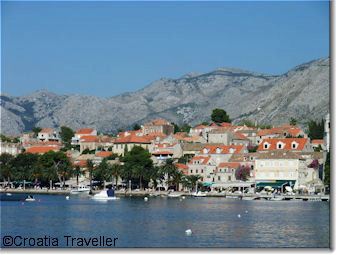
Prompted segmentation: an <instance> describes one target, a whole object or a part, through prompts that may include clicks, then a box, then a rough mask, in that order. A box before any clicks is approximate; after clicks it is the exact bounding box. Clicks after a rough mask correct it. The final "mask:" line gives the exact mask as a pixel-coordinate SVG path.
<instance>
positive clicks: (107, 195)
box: [92, 189, 119, 200]
mask: <svg viewBox="0 0 337 255" xmlns="http://www.w3.org/2000/svg"><path fill="white" fill-rule="evenodd" d="M92 199H95V200H118V199H119V197H116V196H115V191H114V190H113V189H108V190H102V191H101V192H99V193H98V194H96V195H94V196H93V197H92Z"/></svg>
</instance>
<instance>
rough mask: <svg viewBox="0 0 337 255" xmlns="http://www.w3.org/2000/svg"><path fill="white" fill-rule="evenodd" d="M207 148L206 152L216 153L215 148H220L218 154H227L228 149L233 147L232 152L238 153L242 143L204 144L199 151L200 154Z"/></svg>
mask: <svg viewBox="0 0 337 255" xmlns="http://www.w3.org/2000/svg"><path fill="white" fill-rule="evenodd" d="M205 148H206V149H208V150H209V151H208V153H207V154H216V149H217V148H220V150H221V153H220V154H229V153H230V149H234V154H237V153H240V152H241V151H242V150H243V149H244V146H243V145H206V146H205V147H204V148H203V149H202V150H201V151H200V153H201V154H204V149H205Z"/></svg>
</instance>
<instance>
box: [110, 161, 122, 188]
mask: <svg viewBox="0 0 337 255" xmlns="http://www.w3.org/2000/svg"><path fill="white" fill-rule="evenodd" d="M122 171H123V167H122V166H121V165H119V164H113V165H112V166H111V174H112V176H113V177H114V179H115V184H116V187H117V183H118V178H119V177H120V176H121V174H122Z"/></svg>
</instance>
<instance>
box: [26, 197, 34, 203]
mask: <svg viewBox="0 0 337 255" xmlns="http://www.w3.org/2000/svg"><path fill="white" fill-rule="evenodd" d="M25 201H26V202H34V201H35V198H34V197H33V196H28V197H27V198H26V199H25Z"/></svg>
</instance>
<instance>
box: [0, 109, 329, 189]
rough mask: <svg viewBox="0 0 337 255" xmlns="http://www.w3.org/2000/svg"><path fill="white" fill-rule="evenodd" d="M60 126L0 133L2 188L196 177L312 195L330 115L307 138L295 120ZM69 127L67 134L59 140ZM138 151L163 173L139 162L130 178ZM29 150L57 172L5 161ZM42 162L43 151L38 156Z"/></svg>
mask: <svg viewBox="0 0 337 255" xmlns="http://www.w3.org/2000/svg"><path fill="white" fill-rule="evenodd" d="M61 129H62V130H63V131H61ZM61 129H54V128H50V127H42V128H38V129H35V130H33V131H32V132H26V133H23V134H22V135H21V136H20V137H17V138H13V139H12V140H11V139H10V138H8V137H5V136H2V137H1V146H0V148H1V151H0V154H1V165H2V171H1V172H2V173H1V175H2V176H1V178H2V182H1V184H2V187H11V188H14V187H15V188H23V186H25V187H24V188H26V187H28V186H29V187H31V188H34V189H42V188H47V189H66V188H71V187H74V186H79V185H82V186H89V185H90V186H95V185H96V186H95V188H96V189H99V188H100V187H101V186H100V185H104V186H105V185H107V184H109V183H110V184H112V185H114V186H115V188H116V189H117V190H127V189H130V190H131V189H137V190H139V189H140V190H142V189H144V188H145V189H156V190H164V191H167V190H170V189H172V190H175V191H191V190H193V189H194V188H195V183H196V182H197V183H198V186H197V188H199V189H200V190H205V191H210V192H221V191H233V192H234V191H239V192H248V191H251V190H252V192H256V191H258V190H261V189H263V188H265V187H270V188H272V189H273V190H275V192H279V193H283V192H287V191H291V192H297V193H302V194H317V193H320V192H326V191H327V189H328V188H329V181H328V178H329V177H328V176H326V175H327V171H326V169H325V168H326V165H327V162H326V161H327V155H328V153H329V148H330V144H329V140H330V137H329V135H330V119H329V115H327V116H326V118H325V120H324V135H323V139H311V138H310V137H309V136H308V134H307V133H306V132H305V131H304V130H303V129H302V128H301V127H299V126H298V125H296V123H291V124H289V123H285V124H283V125H278V126H270V127H267V128H265V127H264V128H263V127H262V128H261V127H258V126H254V125H245V124H238V125H235V124H232V123H230V122H219V121H218V122H214V121H212V122H210V123H203V124H200V125H196V126H194V127H191V128H187V129H185V130H181V129H177V127H176V125H175V124H173V123H170V122H169V121H167V120H165V119H162V118H158V119H153V120H151V121H149V122H147V123H143V124H142V125H135V127H134V130H125V131H121V132H119V133H118V134H117V135H115V136H112V135H106V134H100V133H99V132H98V130H95V129H94V128H90V127H88V128H80V129H78V130H76V131H73V132H72V130H71V129H70V128H67V127H62V128H61ZM67 130H70V131H69V132H68V138H63V139H62V136H63V137H65V136H66V135H64V133H66V132H65V131H67ZM62 132H63V134H62ZM69 135H70V136H71V137H70V136H69ZM137 150H138V152H140V153H143V152H146V154H142V155H145V156H144V157H148V159H149V162H150V164H151V167H152V168H154V169H163V170H164V172H163V173H164V174H163V175H155V177H153V175H151V176H149V175H148V174H147V172H148V171H150V170H149V168H147V167H145V165H142V164H143V162H142V160H143V159H139V162H141V163H139V167H141V169H138V170H137V171H138V172H137V174H136V176H134V175H133V173H134V172H135V170H134V168H135V167H137V166H135V165H137V164H138V163H137V161H134V162H136V163H135V165H132V164H131V163H130V161H132V160H134V159H135V158H137V157H139V155H140V154H139V155H138V154H136V152H137ZM57 153H59V154H64V155H65V158H66V159H67V160H68V161H69V165H68V166H67V167H68V168H69V169H71V170H70V171H68V172H67V171H64V172H67V173H68V174H64V175H62V174H61V172H62V171H59V172H58V168H59V167H60V164H59V163H60V162H61V161H57V160H56V156H55V155H58V154H57ZM132 153H134V154H132ZM31 154H32V155H39V156H40V157H42V156H46V155H50V156H51V158H53V155H54V158H53V163H52V164H50V169H52V168H53V167H54V169H56V173H57V175H53V177H49V181H43V180H42V178H40V177H41V175H42V174H36V175H34V178H33V177H30V176H24V175H15V174H12V173H11V172H10V171H18V170H17V169H14V168H15V163H13V164H12V168H10V167H9V166H8V165H10V164H11V163H10V162H9V159H8V158H10V160H12V162H13V161H15V159H16V158H18V157H19V156H20V155H31ZM9 155H11V156H9ZM5 156H7V157H5ZM22 157H23V156H22ZM6 160H7V161H6ZM128 160H129V161H128ZM328 160H329V159H328ZM46 161H48V159H47V156H46V157H45V159H42V162H46ZM134 162H133V163H134ZM6 164H7V165H6ZM16 164H18V163H17V162H16ZM26 164H28V165H29V162H26ZM17 168H18V167H17ZM131 168H132V169H131ZM6 170H7V171H6ZM41 171H44V169H42V170H41ZM50 171H52V170H50ZM98 171H100V174H98ZM170 171H171V173H172V171H176V172H174V173H173V174H170ZM33 172H34V171H33ZM95 172H96V173H95ZM126 172H128V173H129V174H125V173H126ZM139 172H141V173H140V174H139ZM130 173H131V174H130ZM175 173H177V174H175ZM156 174H157V173H156ZM18 176H22V177H21V178H20V177H18ZM60 176H61V177H60ZM156 176H157V177H158V178H157V179H156ZM18 178H20V179H18ZM131 180H132V183H131ZM138 180H139V181H138ZM186 180H189V181H190V182H189V183H188V181H186ZM103 181H104V184H102V182H103ZM286 188H287V189H286Z"/></svg>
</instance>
